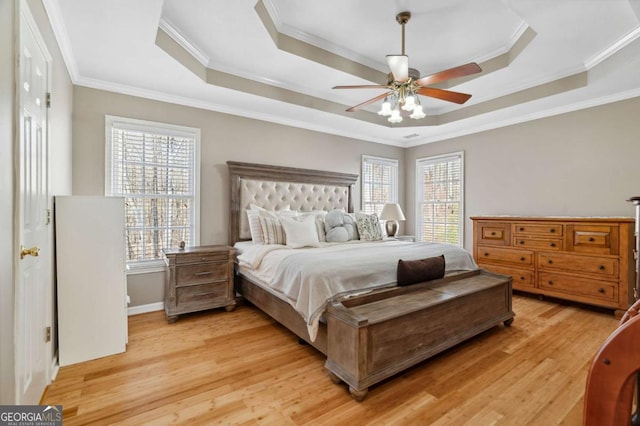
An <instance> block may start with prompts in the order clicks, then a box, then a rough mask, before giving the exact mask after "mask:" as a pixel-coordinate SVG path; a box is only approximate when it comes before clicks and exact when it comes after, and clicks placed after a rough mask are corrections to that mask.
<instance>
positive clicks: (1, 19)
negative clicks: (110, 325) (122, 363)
mask: <svg viewBox="0 0 640 426" xmlns="http://www.w3.org/2000/svg"><path fill="white" fill-rule="evenodd" d="M27 4H28V6H29V9H30V10H31V13H32V15H33V17H34V20H35V21H36V25H37V26H38V29H39V31H40V34H41V36H42V38H43V40H44V42H45V44H46V46H47V49H48V51H49V53H50V54H51V56H52V58H53V62H52V70H51V86H50V90H51V94H52V98H53V107H52V108H51V109H50V110H49V130H50V132H49V136H50V138H49V148H50V153H51V158H50V159H51V163H50V181H49V184H50V190H51V193H52V194H55V193H60V194H70V193H71V110H72V104H71V101H72V93H73V92H72V85H71V80H70V78H69V75H68V73H67V70H66V68H65V65H64V61H63V60H62V54H61V53H60V50H59V48H58V45H57V42H56V41H55V38H54V36H53V31H52V30H51V26H50V24H49V19H48V17H47V14H46V11H45V9H44V7H43V5H42V2H41V1H40V0H29V1H28V2H27ZM17 5H18V2H15V1H12V0H0V199H2V200H3V201H2V203H0V233H1V234H2V235H3V237H4V238H2V240H1V241H0V271H2V279H0V405H4V404H13V403H15V380H14V379H15V377H14V368H15V364H14V361H15V360H14V350H15V346H14V342H15V336H14V330H15V329H16V328H18V327H17V326H16V324H15V322H14V315H15V305H14V303H15V301H14V294H15V292H14V276H15V273H16V271H17V264H16V259H17V258H18V256H17V254H16V251H17V248H16V245H15V244H16V242H15V241H14V238H17V232H16V230H15V229H14V227H13V208H14V191H15V189H14V185H16V184H17V182H16V181H15V180H14V178H13V176H14V163H13V156H14V147H15V146H16V141H15V132H16V129H15V123H16V117H15V115H16V114H15V113H16V111H17V110H16V109H14V108H16V97H15V85H14V82H15V70H14V67H15V62H14V58H15V55H14V47H15V45H16V43H17V41H16V38H15V34H16V31H17V25H18V22H19V21H18V18H17ZM50 231H51V241H52V245H53V226H51V228H50ZM47 249H48V250H52V247H49V248H43V250H47ZM51 258H52V257H51ZM46 279H47V281H48V282H51V283H52V284H53V283H54V279H55V276H54V273H53V267H52V269H51V271H50V276H49V277H47V278H46ZM48 291H49V294H48V295H47V298H48V299H50V300H52V301H53V299H54V289H53V288H50V289H48ZM53 312H54V311H53V309H52V313H53ZM50 323H51V325H53V326H55V318H54V317H52V318H50ZM54 330H55V327H54ZM52 350H54V351H55V348H52ZM53 355H54V354H53V353H51V354H48V357H49V359H51V360H53Z"/></svg>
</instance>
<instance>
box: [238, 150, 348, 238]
mask: <svg viewBox="0 0 640 426" xmlns="http://www.w3.org/2000/svg"><path fill="white" fill-rule="evenodd" d="M227 167H228V168H229V177H230V179H229V180H230V188H231V194H230V195H231V198H230V207H231V214H230V215H229V243H230V244H231V245H233V244H234V243H236V242H237V241H243V240H250V239H251V234H250V232H249V223H248V219H247V215H246V213H245V210H246V209H248V208H249V205H250V204H255V205H257V206H260V207H263V208H265V209H269V210H280V209H286V208H290V209H291V210H298V211H311V210H331V209H334V208H343V209H345V210H346V211H348V212H353V195H352V192H353V188H354V185H355V183H356V181H357V180H358V175H355V174H350V173H338V172H326V171H321V170H309V169H298V168H294V167H279V166H270V165H264V164H251V163H240V162H236V161H227Z"/></svg>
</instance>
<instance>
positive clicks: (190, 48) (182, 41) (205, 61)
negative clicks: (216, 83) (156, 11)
mask: <svg viewBox="0 0 640 426" xmlns="http://www.w3.org/2000/svg"><path fill="white" fill-rule="evenodd" d="M158 27H160V29H162V30H163V31H164V32H165V33H167V35H168V36H169V37H171V38H172V39H173V40H174V41H175V42H176V43H178V44H179V45H180V46H182V48H183V49H185V50H186V51H187V52H189V53H190V54H191V56H193V57H194V58H196V60H197V61H198V62H200V63H201V64H202V65H204V66H205V67H206V66H208V65H209V56H207V55H206V54H205V53H204V52H203V51H202V49H200V48H199V47H198V46H196V44H195V43H193V42H192V41H191V40H189V39H188V38H187V37H186V36H185V35H184V34H182V32H181V31H180V30H178V28H177V27H176V26H175V25H173V23H172V22H171V21H169V20H168V19H167V18H165V17H164V16H161V17H160V22H159V23H158Z"/></svg>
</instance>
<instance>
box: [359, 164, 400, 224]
mask: <svg viewBox="0 0 640 426" xmlns="http://www.w3.org/2000/svg"><path fill="white" fill-rule="evenodd" d="M397 202H398V160H393V159H390V158H380V157H372V156H369V155H363V156H362V211H363V212H365V213H367V214H371V213H376V214H378V215H380V212H381V211H382V207H383V206H384V205H385V204H386V203H397Z"/></svg>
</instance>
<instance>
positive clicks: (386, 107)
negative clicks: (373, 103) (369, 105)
mask: <svg viewBox="0 0 640 426" xmlns="http://www.w3.org/2000/svg"><path fill="white" fill-rule="evenodd" d="M378 115H381V116H383V117H388V116H390V115H391V102H389V101H387V100H385V101H384V102H383V103H382V107H381V108H380V111H378Z"/></svg>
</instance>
